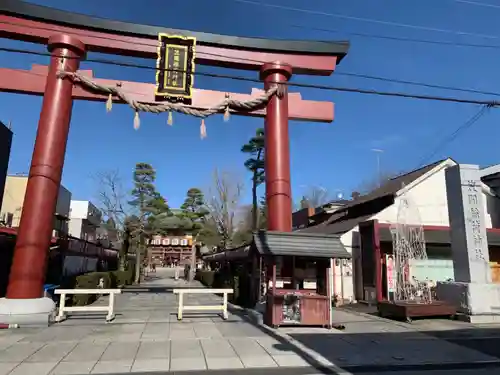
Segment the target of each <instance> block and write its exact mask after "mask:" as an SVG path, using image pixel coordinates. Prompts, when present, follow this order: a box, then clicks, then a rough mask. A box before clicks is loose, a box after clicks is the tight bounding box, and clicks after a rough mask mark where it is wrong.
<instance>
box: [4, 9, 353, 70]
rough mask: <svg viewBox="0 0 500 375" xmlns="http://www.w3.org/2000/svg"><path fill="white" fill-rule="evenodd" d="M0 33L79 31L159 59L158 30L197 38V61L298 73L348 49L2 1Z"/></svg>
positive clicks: (96, 41)
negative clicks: (268, 65)
mask: <svg viewBox="0 0 500 375" xmlns="http://www.w3.org/2000/svg"><path fill="white" fill-rule="evenodd" d="M0 25H1V26H0V37H7V38H11V39H17V40H23V41H28V42H35V43H47V41H48V39H49V37H51V36H52V35H54V34H57V33H64V34H69V35H73V36H76V37H77V38H78V39H80V40H81V41H82V42H83V43H84V44H85V45H86V47H87V50H88V51H93V52H101V53H110V54H117V55H126V56H137V57H149V58H156V55H157V47H158V40H157V38H158V34H159V33H167V34H174V35H185V36H192V37H196V39H197V48H196V50H197V51H196V62H197V63H198V64H204V65H212V66H223V67H228V68H235V69H246V70H257V71H258V70H259V69H260V68H261V66H262V64H263V62H264V63H265V62H274V61H280V62H282V63H286V64H289V65H291V66H292V67H293V73H294V74H309V75H330V74H331V73H332V72H333V71H334V70H335V67H336V64H337V63H338V62H339V61H340V60H341V59H342V58H343V57H344V56H345V55H346V54H347V51H348V49H349V43H348V42H322V41H306V40H271V39H261V38H244V37H236V36H226V35H217V34H209V33H201V32H191V31H185V30H176V29H167V28H164V27H159V26H148V25H138V24H133V23H127V22H122V21H114V20H107V19H103V18H97V17H91V16H87V15H83V14H77V13H71V12H67V11H62V10H59V9H54V8H49V7H45V6H40V5H35V4H30V3H26V2H24V1H20V0H2V1H0Z"/></svg>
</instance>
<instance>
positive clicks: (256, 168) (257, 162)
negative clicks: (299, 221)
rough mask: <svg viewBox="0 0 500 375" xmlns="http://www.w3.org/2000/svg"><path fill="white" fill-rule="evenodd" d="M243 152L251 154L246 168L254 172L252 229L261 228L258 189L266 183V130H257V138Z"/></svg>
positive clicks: (253, 138) (246, 162)
mask: <svg viewBox="0 0 500 375" xmlns="http://www.w3.org/2000/svg"><path fill="white" fill-rule="evenodd" d="M241 152H244V153H246V154H250V158H249V159H247V160H246V161H245V167H246V168H247V169H248V170H249V171H250V172H252V229H253V230H257V229H258V228H259V211H258V210H259V202H258V197H257V188H258V187H259V185H261V184H262V183H264V180H265V172H264V129H261V128H259V129H257V131H256V132H255V136H254V137H252V138H251V139H250V140H249V141H248V143H247V144H245V145H243V147H242V148H241Z"/></svg>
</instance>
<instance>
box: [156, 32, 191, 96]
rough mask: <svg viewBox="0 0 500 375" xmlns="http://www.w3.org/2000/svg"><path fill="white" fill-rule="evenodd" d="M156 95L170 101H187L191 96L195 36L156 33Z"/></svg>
mask: <svg viewBox="0 0 500 375" xmlns="http://www.w3.org/2000/svg"><path fill="white" fill-rule="evenodd" d="M158 42H159V46H158V59H157V64H156V65H157V66H156V67H157V72H156V93H155V94H156V96H157V97H160V98H163V99H165V100H169V101H172V102H181V103H186V102H189V101H190V99H191V97H192V87H193V82H194V76H193V73H194V69H195V63H194V60H195V47H196V38H191V37H184V36H179V35H168V34H159V35H158Z"/></svg>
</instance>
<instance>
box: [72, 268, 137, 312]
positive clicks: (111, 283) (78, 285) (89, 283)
mask: <svg viewBox="0 0 500 375" xmlns="http://www.w3.org/2000/svg"><path fill="white" fill-rule="evenodd" d="M101 279H103V282H104V285H103V288H104V289H112V288H117V287H122V286H124V285H130V284H132V282H133V280H134V271H133V269H132V270H130V269H129V270H126V271H108V272H90V273H86V274H84V275H80V276H77V277H76V282H75V289H97V288H99V282H100V280H101ZM97 297H98V296H97V295H95V294H77V295H73V305H75V306H85V305H89V304H91V303H92V302H94V301H95V300H96V299H97Z"/></svg>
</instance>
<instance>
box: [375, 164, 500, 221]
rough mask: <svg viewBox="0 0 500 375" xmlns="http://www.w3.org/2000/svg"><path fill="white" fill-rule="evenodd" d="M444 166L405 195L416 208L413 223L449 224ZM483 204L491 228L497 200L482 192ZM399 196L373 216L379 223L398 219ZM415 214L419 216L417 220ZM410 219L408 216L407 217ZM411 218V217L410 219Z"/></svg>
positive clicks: (486, 219)
mask: <svg viewBox="0 0 500 375" xmlns="http://www.w3.org/2000/svg"><path fill="white" fill-rule="evenodd" d="M445 170H446V168H443V169H441V170H440V171H438V172H436V173H435V174H434V175H432V176H430V177H429V178H427V179H426V180H424V181H422V182H421V183H420V184H418V185H416V186H415V187H413V188H412V189H411V190H409V192H408V193H407V194H405V195H406V197H408V198H409V199H410V201H411V204H412V205H413V206H414V207H416V208H417V210H415V212H416V214H413V215H411V216H412V217H413V218H415V219H414V220H415V221H416V222H415V224H419V223H421V224H422V225H436V226H449V225H450V221H449V218H448V200H447V196H446V177H445ZM483 197H484V198H483V204H484V210H485V213H486V214H485V225H486V228H491V227H492V225H491V215H490V213H489V210H490V211H493V210H492V208H493V207H492V206H493V204H492V202H493V201H497V200H498V199H497V198H493V197H491V196H489V195H488V194H484V193H483ZM400 202H401V197H398V198H396V199H395V203H394V204H393V205H392V206H390V207H387V208H386V209H385V210H383V211H381V212H379V213H378V214H377V215H375V216H374V219H378V221H379V222H381V223H396V222H397V220H398V208H399V206H400ZM417 215H418V216H420V220H419V222H418V221H417V220H418V218H417ZM409 219H410V218H409ZM410 220H411V219H410Z"/></svg>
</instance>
